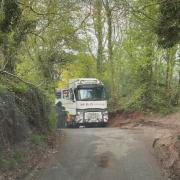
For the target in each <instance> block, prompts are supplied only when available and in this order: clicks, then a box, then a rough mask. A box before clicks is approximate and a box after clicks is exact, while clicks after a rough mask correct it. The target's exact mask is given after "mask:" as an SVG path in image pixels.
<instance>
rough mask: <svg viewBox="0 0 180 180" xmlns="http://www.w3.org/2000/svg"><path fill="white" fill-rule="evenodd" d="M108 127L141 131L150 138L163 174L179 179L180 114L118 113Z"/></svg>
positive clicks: (174, 179) (175, 179)
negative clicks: (139, 129)
mask: <svg viewBox="0 0 180 180" xmlns="http://www.w3.org/2000/svg"><path fill="white" fill-rule="evenodd" d="M109 126H111V127H120V128H141V129H143V130H144V132H145V133H146V134H147V135H148V136H150V137H151V138H152V146H153V148H154V151H155V154H156V157H157V158H158V161H159V162H160V164H161V166H162V168H163V170H164V171H163V172H164V173H165V174H166V176H168V177H169V178H170V179H172V180H179V179H180V113H174V114H171V115H168V116H163V117H162V116H160V115H153V114H150V115H143V114H141V113H138V112H136V113H133V114H130V115H129V114H127V113H124V112H119V113H117V114H116V115H114V116H112V117H111V120H110V124H109Z"/></svg>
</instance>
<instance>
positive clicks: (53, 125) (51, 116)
mask: <svg viewBox="0 0 180 180" xmlns="http://www.w3.org/2000/svg"><path fill="white" fill-rule="evenodd" d="M48 119H49V127H50V128H53V129H54V128H56V127H57V115H56V111H55V107H53V108H51V111H50V113H49V118H48Z"/></svg>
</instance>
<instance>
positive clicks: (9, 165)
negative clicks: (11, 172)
mask: <svg viewBox="0 0 180 180" xmlns="http://www.w3.org/2000/svg"><path fill="white" fill-rule="evenodd" d="M23 158H24V156H23V154H22V153H21V152H16V151H15V152H13V153H12V154H9V155H6V154H4V153H2V152H1V153H0V168H2V169H13V168H15V167H16V165H17V164H18V163H20V162H22V160H23Z"/></svg>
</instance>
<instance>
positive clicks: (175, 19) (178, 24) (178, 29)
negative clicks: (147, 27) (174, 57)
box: [156, 0, 180, 48]
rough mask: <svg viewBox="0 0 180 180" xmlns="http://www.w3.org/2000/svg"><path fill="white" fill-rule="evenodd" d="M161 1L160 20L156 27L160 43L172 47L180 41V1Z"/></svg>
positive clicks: (164, 46)
mask: <svg viewBox="0 0 180 180" xmlns="http://www.w3.org/2000/svg"><path fill="white" fill-rule="evenodd" d="M159 2H160V4H159V22H158V24H157V27H156V33H157V35H158V43H159V45H160V46H162V47H163V48H170V47H173V46H174V45H175V44H177V43H178V42H179V41H180V20H179V19H180V2H179V1H178V0H166V1H164V2H161V1H160V0H159Z"/></svg>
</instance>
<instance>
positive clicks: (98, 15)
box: [93, 0, 103, 74]
mask: <svg viewBox="0 0 180 180" xmlns="http://www.w3.org/2000/svg"><path fill="white" fill-rule="evenodd" d="M93 15H94V17H93V20H94V29H95V32H96V38H97V41H98V47H97V58H96V63H97V73H98V74H101V73H102V69H103V68H102V61H103V16H102V1H100V0H96V1H95V2H94V14H93Z"/></svg>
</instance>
